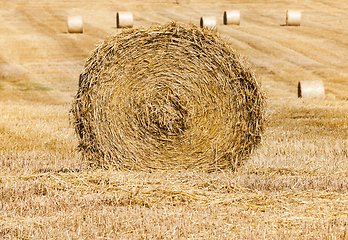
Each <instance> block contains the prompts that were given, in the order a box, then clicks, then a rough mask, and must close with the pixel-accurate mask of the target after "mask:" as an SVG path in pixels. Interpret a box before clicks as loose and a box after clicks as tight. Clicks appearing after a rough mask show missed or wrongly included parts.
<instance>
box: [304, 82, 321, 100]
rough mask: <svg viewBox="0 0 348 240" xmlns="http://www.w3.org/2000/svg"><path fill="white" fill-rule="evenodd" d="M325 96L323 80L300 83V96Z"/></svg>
mask: <svg viewBox="0 0 348 240" xmlns="http://www.w3.org/2000/svg"><path fill="white" fill-rule="evenodd" d="M324 96H325V88H324V82H323V81H322V80H307V81H300V82H299V83H298V97H299V98H323V97H324Z"/></svg>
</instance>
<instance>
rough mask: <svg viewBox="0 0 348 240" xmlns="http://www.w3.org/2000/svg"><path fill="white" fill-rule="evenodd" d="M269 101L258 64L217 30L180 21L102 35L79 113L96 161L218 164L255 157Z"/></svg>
mask: <svg viewBox="0 0 348 240" xmlns="http://www.w3.org/2000/svg"><path fill="white" fill-rule="evenodd" d="M263 105H264V97H263V93H262V91H261V89H260V85H259V83H258V81H257V80H256V77H255V75H254V73H253V72H252V71H251V69H250V67H249V66H248V64H247V63H246V62H245V61H244V60H243V58H241V57H240V56H239V55H238V54H237V53H236V52H235V51H234V50H233V49H231V48H230V46H229V45H228V44H227V43H226V42H225V41H224V40H222V39H221V38H220V37H219V36H218V35H217V33H216V32H214V31H211V30H210V29H207V28H204V29H201V28H199V27H197V26H195V25H183V24H179V23H175V22H172V23H169V24H167V25H164V26H160V25H156V26H152V27H150V28H140V29H127V30H124V31H123V32H122V33H120V34H118V35H115V36H111V37H108V38H107V39H106V40H105V41H104V42H103V43H102V44H100V45H99V46H98V47H97V49H95V51H94V52H93V53H92V55H91V56H90V57H89V58H88V60H87V62H86V64H85V67H84V69H83V71H82V72H81V75H80V81H79V88H78V92H77V94H76V97H75V100H74V102H73V106H72V110H71V120H72V123H73V125H74V127H75V130H76V132H77V134H78V137H79V150H80V151H81V153H82V156H83V158H84V160H85V161H86V162H87V164H88V165H89V166H91V167H102V168H109V167H113V168H117V169H135V170H149V169H196V170H201V171H213V170H217V169H222V168H232V169H234V168H236V167H238V166H240V164H242V163H243V162H245V161H246V160H247V159H248V157H249V155H250V154H251V152H252V150H253V149H255V148H256V147H257V145H258V144H259V142H260V138H261V133H262V130H263V122H264V120H263V119H264V118H263Z"/></svg>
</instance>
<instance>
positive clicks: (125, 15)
mask: <svg viewBox="0 0 348 240" xmlns="http://www.w3.org/2000/svg"><path fill="white" fill-rule="evenodd" d="M116 27H117V28H132V27H133V14H132V13H131V12H117V14H116Z"/></svg>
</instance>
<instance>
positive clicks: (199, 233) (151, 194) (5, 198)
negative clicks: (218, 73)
mask: <svg viewBox="0 0 348 240" xmlns="http://www.w3.org/2000/svg"><path fill="white" fill-rule="evenodd" d="M0 3H1V9H0V29H1V31H0V32H1V33H0V114H1V115H0V238H1V239H282V238H288V239H347V238H348V226H347V224H348V140H347V137H348V83H347V81H348V71H347V67H348V57H347V56H348V31H347V25H348V17H347V16H346V12H347V10H348V4H347V3H346V2H345V1H344V0H333V1H331V0H320V1H314V0H308V1H299V0H293V1H280V0H279V1H277V0H271V1H248V0H243V1H227V0H223V1H206V0H204V1H196V0H192V1H191V4H190V5H178V4H176V3H175V1H172V0H166V1H165V0H157V1H149V0H146V1H140V0H139V1H134V0H132V1H128V2H123V1H105V0H102V1H98V2H95V1H89V0H88V1H82V0H75V1H58V2H57V1H53V0H31V1H25V0H21V1H20V0H13V1H0ZM228 9H239V10H240V11H241V25H240V26H224V25H222V14H223V11H225V10H228ZM287 9H300V10H302V22H301V26H300V27H287V26H284V24H285V13H286V10H287ZM124 10H127V11H132V12H133V14H134V25H135V27H140V26H150V25H151V24H153V23H160V24H164V23H167V22H169V21H173V20H174V21H180V22H183V23H190V22H192V23H195V24H197V25H198V24H199V19H200V17H201V16H203V15H214V16H216V17H217V19H218V32H219V33H220V34H221V36H222V37H224V38H226V40H227V41H229V43H230V45H231V47H232V48H234V49H235V50H237V51H238V52H239V53H240V54H242V55H243V56H245V57H246V58H247V59H248V60H249V62H250V63H251V64H252V65H253V69H254V71H255V72H256V73H257V74H258V75H259V78H260V81H261V83H262V87H263V89H264V91H265V93H266V95H267V110H266V115H267V126H266V130H265V133H264V136H263V139H262V145H261V146H260V147H259V149H258V150H257V151H255V152H254V154H253V155H252V156H251V158H250V160H249V161H248V162H247V163H246V164H245V165H244V166H243V167H242V168H240V169H239V170H238V171H237V172H231V171H228V170H224V171H219V172H214V173H202V172H192V171H182V172H174V171H154V172H131V171H130V172H121V171H113V170H108V171H106V170H93V171H92V170H87V169H86V168H85V166H84V164H83V162H81V160H80V155H79V153H77V152H76V151H75V148H76V146H77V138H76V136H75V135H74V132H73V128H72V126H71V125H69V119H68V112H69V109H70V104H71V102H72V100H73V97H74V95H75V93H76V91H77V84H78V77H79V73H80V71H81V70H82V68H83V65H84V61H85V60H86V58H87V57H88V56H89V54H90V53H91V52H92V50H93V49H94V48H95V46H96V44H99V43H101V42H102V41H103V39H105V38H106V37H107V36H109V35H111V34H117V33H118V32H119V31H120V30H118V29H116V28H115V14H116V12H117V11H124ZM70 15H81V16H82V17H83V19H84V23H85V24H84V28H85V31H84V34H68V33H67V27H66V19H67V17H68V16H70ZM316 79H318V80H323V81H324V84H325V90H326V97H325V98H324V99H298V98H297V83H298V81H301V80H316Z"/></svg>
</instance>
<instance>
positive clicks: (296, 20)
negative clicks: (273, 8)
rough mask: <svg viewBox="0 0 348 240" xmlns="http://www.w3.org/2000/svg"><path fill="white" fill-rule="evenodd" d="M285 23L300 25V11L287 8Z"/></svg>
mask: <svg viewBox="0 0 348 240" xmlns="http://www.w3.org/2000/svg"><path fill="white" fill-rule="evenodd" d="M286 25H287V26H300V25H301V11H299V10H288V11H287V12H286Z"/></svg>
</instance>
